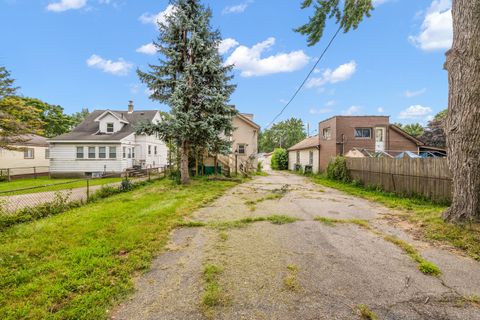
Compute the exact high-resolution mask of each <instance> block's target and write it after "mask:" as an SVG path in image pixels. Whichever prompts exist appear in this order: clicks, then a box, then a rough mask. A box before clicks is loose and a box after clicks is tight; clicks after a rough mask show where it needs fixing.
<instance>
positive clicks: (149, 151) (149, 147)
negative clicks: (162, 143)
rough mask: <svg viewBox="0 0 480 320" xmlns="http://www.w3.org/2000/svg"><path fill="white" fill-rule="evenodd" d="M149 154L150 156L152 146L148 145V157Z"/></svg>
mask: <svg viewBox="0 0 480 320" xmlns="http://www.w3.org/2000/svg"><path fill="white" fill-rule="evenodd" d="M151 154H152V146H151V145H148V155H151Z"/></svg>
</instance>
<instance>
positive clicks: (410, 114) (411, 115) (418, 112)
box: [398, 105, 433, 119]
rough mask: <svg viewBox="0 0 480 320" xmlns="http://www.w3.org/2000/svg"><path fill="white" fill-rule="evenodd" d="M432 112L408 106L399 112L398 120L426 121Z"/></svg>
mask: <svg viewBox="0 0 480 320" xmlns="http://www.w3.org/2000/svg"><path fill="white" fill-rule="evenodd" d="M432 112H433V110H432V108H430V107H424V106H421V105H414V106H410V107H408V108H407V109H405V110H403V111H402V112H400V115H399V116H398V118H399V119H426V118H428V117H429V116H430V115H431V113H432Z"/></svg>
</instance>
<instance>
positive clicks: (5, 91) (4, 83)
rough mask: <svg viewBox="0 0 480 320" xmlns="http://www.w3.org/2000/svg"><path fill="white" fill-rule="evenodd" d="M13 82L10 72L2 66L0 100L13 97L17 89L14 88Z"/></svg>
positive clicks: (0, 68)
mask: <svg viewBox="0 0 480 320" xmlns="http://www.w3.org/2000/svg"><path fill="white" fill-rule="evenodd" d="M14 83H15V80H14V79H13V78H12V77H11V75H10V72H9V71H8V70H7V69H6V68H5V67H3V66H0V99H3V98H5V97H8V96H14V95H15V94H16V93H17V90H18V88H17V87H15V86H14Z"/></svg>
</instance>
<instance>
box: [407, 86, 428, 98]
mask: <svg viewBox="0 0 480 320" xmlns="http://www.w3.org/2000/svg"><path fill="white" fill-rule="evenodd" d="M425 92H427V89H426V88H423V89H420V90H416V91H411V90H407V91H405V97H407V98H413V97H417V96H420V95H422V94H424V93H425Z"/></svg>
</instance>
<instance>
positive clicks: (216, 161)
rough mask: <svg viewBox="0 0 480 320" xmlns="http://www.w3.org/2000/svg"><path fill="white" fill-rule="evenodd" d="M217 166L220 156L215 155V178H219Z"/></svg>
mask: <svg viewBox="0 0 480 320" xmlns="http://www.w3.org/2000/svg"><path fill="white" fill-rule="evenodd" d="M217 166H218V155H215V157H214V158H213V167H214V168H215V169H214V173H215V176H217Z"/></svg>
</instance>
